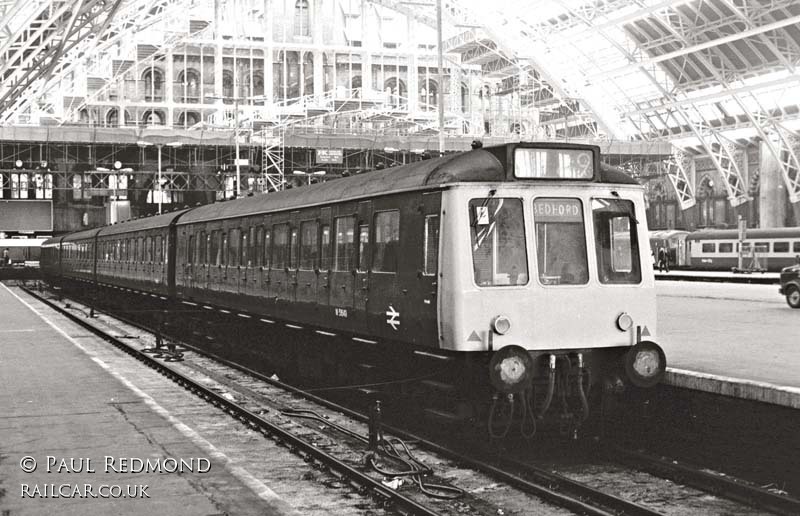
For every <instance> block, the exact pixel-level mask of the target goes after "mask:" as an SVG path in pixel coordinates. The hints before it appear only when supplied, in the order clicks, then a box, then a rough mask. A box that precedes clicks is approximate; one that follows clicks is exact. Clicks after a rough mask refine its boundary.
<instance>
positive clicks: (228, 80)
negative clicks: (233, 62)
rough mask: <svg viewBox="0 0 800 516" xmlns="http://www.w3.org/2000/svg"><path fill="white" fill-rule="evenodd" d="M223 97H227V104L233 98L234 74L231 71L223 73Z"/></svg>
mask: <svg viewBox="0 0 800 516" xmlns="http://www.w3.org/2000/svg"><path fill="white" fill-rule="evenodd" d="M222 96H223V97H226V99H225V101H226V102H230V100H229V99H232V98H233V72H231V71H230V70H223V71H222Z"/></svg>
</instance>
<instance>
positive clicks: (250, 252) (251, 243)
mask: <svg viewBox="0 0 800 516" xmlns="http://www.w3.org/2000/svg"><path fill="white" fill-rule="evenodd" d="M257 238H258V229H257V228H256V227H255V226H250V230H249V232H248V235H247V261H246V262H245V263H247V266H248V267H253V266H255V265H258V264H257V263H256V249H258V247H256V243H257V242H256V239H257Z"/></svg>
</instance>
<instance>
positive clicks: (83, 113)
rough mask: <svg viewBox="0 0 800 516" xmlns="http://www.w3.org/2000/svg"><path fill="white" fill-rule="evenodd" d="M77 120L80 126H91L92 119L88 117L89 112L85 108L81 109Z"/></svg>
mask: <svg viewBox="0 0 800 516" xmlns="http://www.w3.org/2000/svg"><path fill="white" fill-rule="evenodd" d="M78 120H79V121H80V123H82V124H91V123H92V118H91V116H89V110H88V109H86V108H83V109H81V110H80V111H79V112H78Z"/></svg>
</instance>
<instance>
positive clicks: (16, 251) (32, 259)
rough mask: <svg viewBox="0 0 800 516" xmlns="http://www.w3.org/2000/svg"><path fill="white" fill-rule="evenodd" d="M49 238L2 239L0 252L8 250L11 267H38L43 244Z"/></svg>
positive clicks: (0, 240)
mask: <svg viewBox="0 0 800 516" xmlns="http://www.w3.org/2000/svg"><path fill="white" fill-rule="evenodd" d="M46 240H47V238H0V252H2V251H3V250H5V249H8V254H9V256H10V257H11V265H19V266H22V265H24V266H26V267H38V266H39V256H40V253H41V247H42V244H43V243H44V242H45V241H46Z"/></svg>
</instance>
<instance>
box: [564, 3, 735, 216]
mask: <svg viewBox="0 0 800 516" xmlns="http://www.w3.org/2000/svg"><path fill="white" fill-rule="evenodd" d="M574 16H576V17H578V18H580V17H582V16H581V14H580V13H574ZM584 23H586V24H587V25H590V26H591V25H592V22H591V20H588V19H585V18H584ZM667 26H668V27H669V26H670V25H668V24H667ZM597 32H598V34H600V35H602V36H603V37H605V38H606V39H607V40H608V41H609V43H611V44H612V46H614V48H616V49H617V50H618V51H619V52H621V53H622V54H623V55H624V56H625V57H626V58H627V59H629V60H630V61H631V62H634V63H637V66H638V69H639V71H640V72H641V73H643V74H645V76H646V77H647V78H648V79H649V80H650V82H651V83H652V84H653V85H654V86H656V88H657V89H658V90H659V91H660V92H661V94H662V95H663V97H664V98H667V99H670V100H671V101H675V100H676V98H675V96H674V94H672V93H671V92H670V90H669V89H668V88H667V87H666V84H665V83H664V79H663V77H659V75H663V71H661V70H659V69H657V68H656V67H655V66H654V65H653V64H652V63H647V62H644V61H642V59H641V53H642V49H641V48H638V47H637V48H636V49H634V51H633V52H632V51H631V50H629V49H627V48H625V47H623V46H621V45H620V44H619V43H617V42H616V41H615V40H614V39H613V38H611V37H608V36H607V34H606V32H605V31H604V30H602V29H599V30H597ZM615 84H616V83H615ZM617 87H618V88H619V86H617ZM621 91H622V90H621ZM623 94H625V93H624V91H623ZM625 96H626V97H627V95H626V94H625ZM628 101H629V102H630V103H633V102H632V101H631V99H630V98H628ZM690 111H691V113H690ZM677 113H679V114H680V115H681V118H683V120H684V123H685V124H686V125H688V126H689V127H690V128H691V130H692V132H693V133H694V134H695V136H696V137H697V138H698V139H699V140H700V142H701V144H702V145H703V147H704V148H705V149H706V151H707V152H708V155H709V157H710V158H711V161H712V163H713V164H714V168H716V169H717V172H718V173H719V174H720V176H721V177H722V178H723V180H724V181H725V188H726V190H727V192H728V200H729V201H730V203H731V205H732V206H738V205H740V204H742V203H744V202H747V201H748V200H749V198H748V197H747V189H746V186H745V181H744V178H743V177H742V173H741V171H740V168H739V164H738V160H737V157H736V155H735V153H734V149H733V144H732V142H728V141H726V140H724V139H723V137H722V135H721V134H720V133H719V132H718V131H717V130H716V129H714V128H713V127H712V126H711V124H710V123H709V122H708V121H707V120H706V119H705V117H704V116H703V114H702V112H700V110H698V109H697V107H696V106H695V105H689V106H681V107H679V108H678V109H676V110H675V111H673V115H674V114H677ZM631 121H632V122H634V121H633V120H631ZM646 121H647V122H648V123H652V121H651V120H650V119H649V118H647V119H646ZM662 123H664V124H665V125H667V124H666V122H664V121H662ZM634 124H635V122H634ZM637 127H639V126H638V125H637ZM639 130H640V132H642V131H641V128H640V129H639ZM670 179H671V183H672V185H673V188H674V189H675V193H676V195H677V196H678V199H681V200H682V199H684V197H685V195H686V193H687V190H686V189H685V188H684V183H683V181H682V179H686V175H685V174H683V178H681V177H679V176H678V175H677V173H676V176H675V178H674V180H673V178H672V177H670ZM687 184H688V185H689V187H690V189H689V191H691V190H692V188H691V187H692V185H691V183H690V182H688V181H687Z"/></svg>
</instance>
